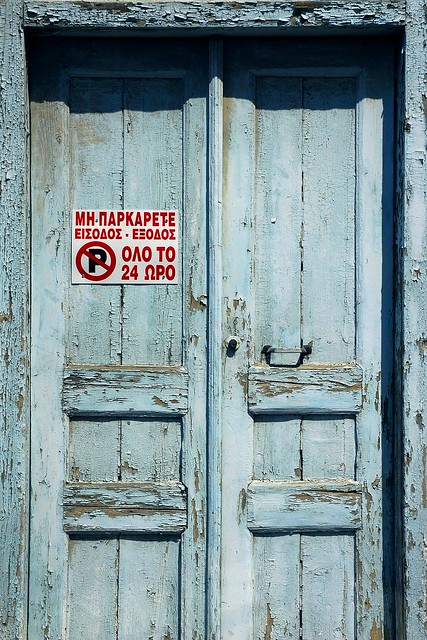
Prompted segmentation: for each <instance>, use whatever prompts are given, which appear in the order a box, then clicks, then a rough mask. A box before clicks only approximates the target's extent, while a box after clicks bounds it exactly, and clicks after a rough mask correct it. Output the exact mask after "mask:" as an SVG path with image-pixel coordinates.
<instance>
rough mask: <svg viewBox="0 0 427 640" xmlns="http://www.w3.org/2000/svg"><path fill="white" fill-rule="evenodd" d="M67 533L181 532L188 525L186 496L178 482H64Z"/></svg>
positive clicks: (65, 526)
mask: <svg viewBox="0 0 427 640" xmlns="http://www.w3.org/2000/svg"><path fill="white" fill-rule="evenodd" d="M63 512H64V529H65V530H66V531H67V532H68V533H79V532H80V533H82V532H96V533H110V532H111V533H112V532H116V533H117V532H127V533H180V532H182V531H183V530H184V529H185V527H186V526H187V497H186V490H185V487H184V486H183V485H182V484H180V483H163V484H157V483H156V484H154V483H121V482H109V483H108V482H106V483H80V482H73V483H66V484H65V485H64V497H63Z"/></svg>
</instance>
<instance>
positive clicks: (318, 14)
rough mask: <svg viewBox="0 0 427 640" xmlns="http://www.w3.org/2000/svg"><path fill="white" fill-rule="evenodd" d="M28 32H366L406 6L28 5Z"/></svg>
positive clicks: (388, 23)
mask: <svg viewBox="0 0 427 640" xmlns="http://www.w3.org/2000/svg"><path fill="white" fill-rule="evenodd" d="M24 24H25V26H26V27H27V28H28V27H30V28H34V29H40V28H50V29H53V30H55V31H60V30H62V29H73V28H74V29H77V28H79V27H80V28H86V29H88V28H92V29H103V30H105V29H117V28H120V27H121V28H124V29H132V30H137V29H151V30H152V29H159V28H169V29H170V28H173V27H175V28H180V29H184V30H186V31H188V30H190V29H198V28H199V29H200V28H203V29H205V30H207V29H212V30H218V29H221V30H224V29H226V30H227V31H234V32H235V31H237V30H239V29H240V30H245V31H246V30H248V29H250V28H252V29H253V28H258V29H263V28H270V29H271V28H272V27H273V28H276V29H281V30H282V29H284V28H291V29H293V30H307V29H313V28H316V27H317V28H318V27H323V28H329V29H333V28H336V27H348V28H351V29H360V28H364V29H369V28H371V29H372V28H377V29H378V28H381V27H389V28H390V27H391V28H392V27H399V26H402V25H404V24H405V2H404V1H403V0H395V1H393V2H386V1H384V0H364V1H359V2H347V1H346V0H327V1H326V2H325V1H324V0H323V1H322V0H320V1H319V0H315V1H310V0H308V1H307V0H303V1H301V2H295V1H294V0H292V1H289V0H288V1H285V2H266V1H265V0H264V1H261V2H245V1H241V2H240V1H239V2H200V1H198V2H188V1H187V2H186V1H184V2H126V1H125V2H123V1H121V0H118V1H116V2H102V1H101V2H99V1H95V2H84V1H81V0H74V1H73V0H65V1H64V0H55V1H54V2H48V1H31V0H30V1H28V2H26V3H25V13H24Z"/></svg>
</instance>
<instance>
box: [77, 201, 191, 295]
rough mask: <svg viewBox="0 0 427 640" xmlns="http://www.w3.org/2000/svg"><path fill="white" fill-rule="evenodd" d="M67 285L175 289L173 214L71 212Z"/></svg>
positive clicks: (175, 225) (175, 216) (175, 228)
mask: <svg viewBox="0 0 427 640" xmlns="http://www.w3.org/2000/svg"><path fill="white" fill-rule="evenodd" d="M72 233H73V237H72V256H73V267H72V280H71V282H72V284H177V283H178V213H177V211H143V210H140V211H137V210H133V211H109V210H105V211H92V210H85V209H78V210H74V211H73V222H72Z"/></svg>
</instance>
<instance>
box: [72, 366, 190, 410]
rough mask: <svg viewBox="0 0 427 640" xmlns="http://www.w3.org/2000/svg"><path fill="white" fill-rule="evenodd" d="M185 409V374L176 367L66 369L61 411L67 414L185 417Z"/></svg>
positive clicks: (186, 394) (186, 385) (186, 400)
mask: <svg viewBox="0 0 427 640" xmlns="http://www.w3.org/2000/svg"><path fill="white" fill-rule="evenodd" d="M187 407H188V375H187V372H186V371H185V369H183V368H177V367H158V368H157V367H150V368H123V367H118V366H116V367H114V366H112V367H108V368H107V367H105V368H96V367H81V368H77V367H76V368H67V369H66V370H65V373H64V386H63V410H64V411H65V413H67V414H68V415H72V416H75V415H85V416H92V415H93V416H97V415H103V416H107V417H108V416H118V415H120V416H127V415H134V416H148V417H150V416H153V417H167V416H179V415H184V414H185V413H186V411H187Z"/></svg>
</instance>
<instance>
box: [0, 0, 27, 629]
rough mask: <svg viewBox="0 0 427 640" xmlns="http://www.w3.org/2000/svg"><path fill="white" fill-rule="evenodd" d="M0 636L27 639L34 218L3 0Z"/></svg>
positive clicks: (14, 13)
mask: <svg viewBox="0 0 427 640" xmlns="http://www.w3.org/2000/svg"><path fill="white" fill-rule="evenodd" d="M0 76H1V82H0V149H1V157H0V191H1V199H0V353H1V357H0V398H1V400H0V540H1V541H2V542H1V545H0V636H1V637H2V638H3V639H4V640H16V638H23V637H24V635H25V626H26V609H27V598H26V591H27V560H28V550H27V540H28V497H29V491H28V453H29V452H28V436H29V406H30V396H29V333H28V332H29V309H28V296H29V291H28V287H29V281H30V279H29V261H28V254H29V236H28V233H29V220H28V208H27V205H28V198H27V167H28V165H27V134H28V125H27V121H26V120H27V104H26V71H25V53H24V34H23V30H22V3H21V2H20V0H9V1H8V2H2V3H1V4H0Z"/></svg>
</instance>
